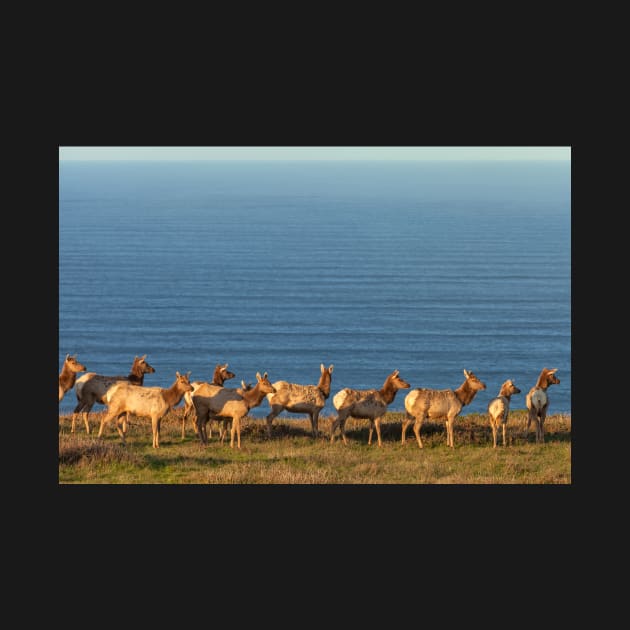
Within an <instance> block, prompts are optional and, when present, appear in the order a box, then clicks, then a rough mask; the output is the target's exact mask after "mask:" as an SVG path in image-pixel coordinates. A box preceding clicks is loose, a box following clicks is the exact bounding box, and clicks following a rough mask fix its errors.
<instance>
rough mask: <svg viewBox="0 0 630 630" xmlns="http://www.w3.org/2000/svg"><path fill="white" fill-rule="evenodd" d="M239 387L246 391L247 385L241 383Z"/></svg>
mask: <svg viewBox="0 0 630 630" xmlns="http://www.w3.org/2000/svg"><path fill="white" fill-rule="evenodd" d="M241 387H242V388H243V389H247V385H245V381H241Z"/></svg>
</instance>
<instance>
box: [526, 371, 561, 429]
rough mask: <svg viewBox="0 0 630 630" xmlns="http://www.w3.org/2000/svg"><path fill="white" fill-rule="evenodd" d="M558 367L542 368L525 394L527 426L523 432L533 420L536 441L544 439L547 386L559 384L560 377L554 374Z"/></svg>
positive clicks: (547, 400) (547, 402) (547, 399)
mask: <svg viewBox="0 0 630 630" xmlns="http://www.w3.org/2000/svg"><path fill="white" fill-rule="evenodd" d="M557 370H558V368H554V369H553V370H548V369H547V368H543V369H542V372H541V373H540V375H539V376H538V380H537V381H536V385H534V387H532V388H531V389H530V390H529V393H528V394H527V396H525V404H526V405H527V411H528V413H527V428H526V429H525V433H527V432H528V431H529V426H530V424H531V423H532V422H534V424H535V426H536V442H544V441H545V431H544V425H545V418H546V417H547V411H548V410H549V397H548V396H547V388H548V387H549V385H559V384H560V379H559V378H558V377H557V376H556V372H557Z"/></svg>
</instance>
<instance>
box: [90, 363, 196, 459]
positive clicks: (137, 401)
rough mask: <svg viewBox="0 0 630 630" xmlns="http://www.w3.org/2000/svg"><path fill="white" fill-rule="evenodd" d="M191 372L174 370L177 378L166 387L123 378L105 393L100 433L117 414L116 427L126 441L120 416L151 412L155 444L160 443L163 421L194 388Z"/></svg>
mask: <svg viewBox="0 0 630 630" xmlns="http://www.w3.org/2000/svg"><path fill="white" fill-rule="evenodd" d="M189 376H190V372H188V374H183V375H182V374H180V373H179V372H175V382H174V383H173V384H172V385H171V386H170V387H169V388H167V389H165V388H163V387H142V386H140V385H132V384H131V383H129V382H128V381H121V382H119V383H116V384H115V385H113V386H112V387H111V388H110V389H108V390H107V393H106V394H105V404H106V405H107V413H106V414H105V415H104V416H103V419H102V420H101V427H100V429H99V431H98V437H101V435H102V434H103V428H104V427H105V425H106V424H108V423H109V422H110V420H111V419H112V418H116V429H118V433H119V435H120V437H121V439H122V441H123V444H124V442H125V433H126V429H127V427H126V424H125V423H124V421H123V428H122V429H121V428H120V420H121V418H122V416H123V415H125V414H128V413H133V414H135V415H137V416H148V417H149V418H151V429H152V432H153V448H159V447H160V422H161V421H162V418H163V417H164V416H165V415H166V414H167V412H168V411H169V409H172V408H173V407H174V406H175V405H177V404H178V403H179V401H180V400H181V399H182V397H183V396H184V394H185V393H186V392H190V391H192V385H191V384H190V381H189Z"/></svg>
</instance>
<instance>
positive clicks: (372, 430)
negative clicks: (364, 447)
mask: <svg viewBox="0 0 630 630" xmlns="http://www.w3.org/2000/svg"><path fill="white" fill-rule="evenodd" d="M372 433H374V420H372V419H370V431H369V433H368V446H370V444H372Z"/></svg>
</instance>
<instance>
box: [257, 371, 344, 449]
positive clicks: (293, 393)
mask: <svg viewBox="0 0 630 630" xmlns="http://www.w3.org/2000/svg"><path fill="white" fill-rule="evenodd" d="M319 370H320V373H321V375H320V377H319V382H318V383H317V385H297V384H296V383H288V382H287V381H276V382H275V383H274V384H273V386H274V388H275V390H276V393H275V394H267V401H268V402H269V406H270V407H271V411H270V412H269V415H268V416H267V435H268V436H269V437H271V424H272V422H273V419H274V418H275V417H276V416H277V415H278V414H279V413H281V412H282V411H289V412H291V413H307V414H308V416H309V418H310V420H311V430H312V432H313V437H317V424H318V420H319V413H320V412H321V410H322V409H323V408H324V405H325V404H326V399H327V398H328V396H330V383H331V380H332V373H333V366H332V365H330V366H328V367H327V368H326V367H325V366H324V364H323V363H321V364H320V366H319Z"/></svg>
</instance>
